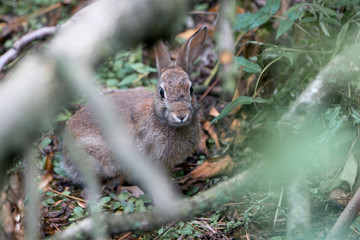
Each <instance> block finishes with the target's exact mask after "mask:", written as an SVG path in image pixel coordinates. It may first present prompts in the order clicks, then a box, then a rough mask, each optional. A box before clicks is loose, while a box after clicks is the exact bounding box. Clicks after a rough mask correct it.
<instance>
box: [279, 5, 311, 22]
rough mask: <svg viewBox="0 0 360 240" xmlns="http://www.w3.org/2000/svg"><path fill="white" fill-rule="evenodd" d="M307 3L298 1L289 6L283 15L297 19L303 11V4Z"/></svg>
mask: <svg viewBox="0 0 360 240" xmlns="http://www.w3.org/2000/svg"><path fill="white" fill-rule="evenodd" d="M306 5H307V3H304V2H303V3H298V4H295V5H294V6H292V7H291V8H289V9H288V10H287V11H286V12H285V13H284V16H286V17H287V18H288V19H290V20H297V19H298V18H300V17H301V16H303V15H304V13H305V6H306Z"/></svg>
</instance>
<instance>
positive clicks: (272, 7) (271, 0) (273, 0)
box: [262, 0, 281, 15]
mask: <svg viewBox="0 0 360 240" xmlns="http://www.w3.org/2000/svg"><path fill="white" fill-rule="evenodd" d="M280 3H281V0H267V1H266V5H265V6H264V7H263V8H262V9H264V8H265V9H266V10H267V11H268V12H269V14H271V15H274V14H275V13H276V12H277V10H278V9H279V7H280Z"/></svg>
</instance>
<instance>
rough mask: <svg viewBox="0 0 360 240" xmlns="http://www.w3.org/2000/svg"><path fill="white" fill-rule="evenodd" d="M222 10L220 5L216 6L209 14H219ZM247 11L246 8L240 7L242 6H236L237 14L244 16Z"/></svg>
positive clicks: (210, 9) (209, 10)
mask: <svg viewBox="0 0 360 240" xmlns="http://www.w3.org/2000/svg"><path fill="white" fill-rule="evenodd" d="M219 9H220V5H219V4H217V5H216V6H214V7H212V8H209V9H208V12H218V11H219ZM245 12H246V11H245V9H244V8H242V7H240V6H236V13H237V14H244V13H245Z"/></svg>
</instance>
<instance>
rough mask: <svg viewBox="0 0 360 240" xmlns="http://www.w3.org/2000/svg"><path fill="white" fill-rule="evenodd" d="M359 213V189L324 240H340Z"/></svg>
mask: <svg viewBox="0 0 360 240" xmlns="http://www.w3.org/2000/svg"><path fill="white" fill-rule="evenodd" d="M359 211H360V188H358V190H357V191H356V193H355V194H354V196H353V197H352V199H351V200H350V202H349V203H348V205H347V206H346V208H345V209H344V211H343V212H342V213H341V215H340V217H339V218H338V220H337V221H336V223H335V225H334V226H333V227H332V229H331V230H330V232H329V235H328V236H327V238H326V240H334V239H341V238H342V237H343V236H344V234H346V232H347V231H349V227H350V225H351V224H352V222H353V221H354V220H355V219H356V217H357V216H358V213H359Z"/></svg>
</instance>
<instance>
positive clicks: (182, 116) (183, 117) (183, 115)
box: [176, 113, 189, 122]
mask: <svg viewBox="0 0 360 240" xmlns="http://www.w3.org/2000/svg"><path fill="white" fill-rule="evenodd" d="M176 117H177V118H178V119H179V120H180V121H181V122H185V121H186V120H187V119H188V117H189V114H188V113H180V114H176Z"/></svg>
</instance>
